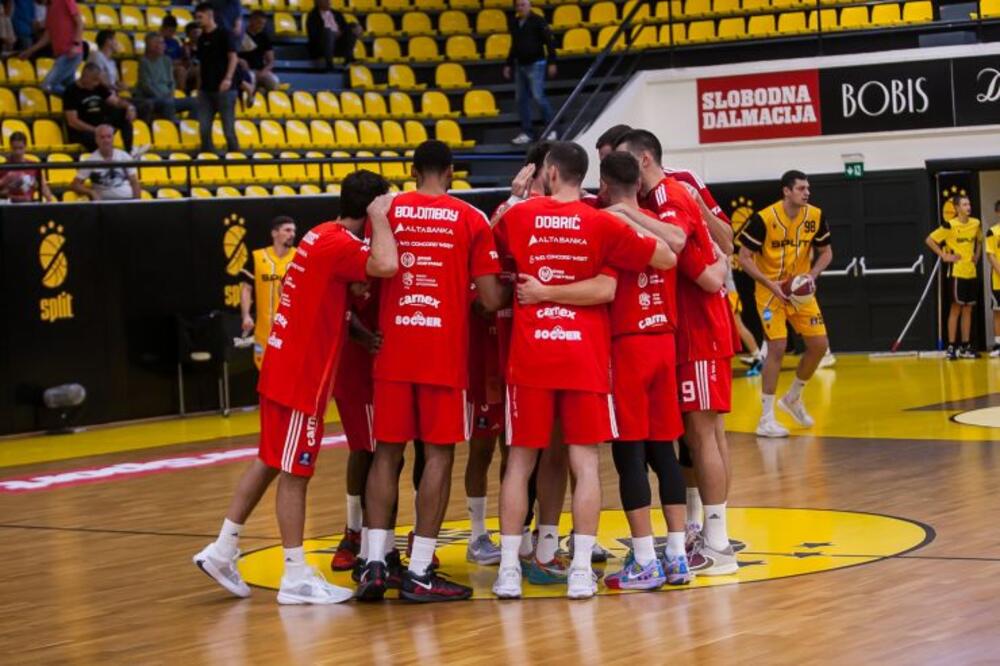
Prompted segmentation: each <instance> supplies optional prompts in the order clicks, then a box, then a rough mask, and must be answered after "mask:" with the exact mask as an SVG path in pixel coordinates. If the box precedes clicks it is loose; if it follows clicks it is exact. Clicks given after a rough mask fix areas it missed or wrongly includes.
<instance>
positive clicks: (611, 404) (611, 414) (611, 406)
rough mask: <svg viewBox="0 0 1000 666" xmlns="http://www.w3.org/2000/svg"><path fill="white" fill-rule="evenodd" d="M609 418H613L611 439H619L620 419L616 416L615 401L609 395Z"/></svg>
mask: <svg viewBox="0 0 1000 666" xmlns="http://www.w3.org/2000/svg"><path fill="white" fill-rule="evenodd" d="M608 416H609V417H610V418H611V439H618V417H617V415H616V414H615V401H614V399H613V398H612V397H611V394H610V393H609V394H608Z"/></svg>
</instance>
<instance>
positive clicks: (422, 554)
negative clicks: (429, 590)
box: [409, 535, 437, 576]
mask: <svg viewBox="0 0 1000 666" xmlns="http://www.w3.org/2000/svg"><path fill="white" fill-rule="evenodd" d="M436 547H437V539H431V538H428V537H422V536H416V535H414V536H413V550H412V552H411V553H410V566H409V569H410V571H412V572H413V573H415V574H417V575H418V576H423V575H424V574H425V573H427V567H429V566H430V565H431V561H432V560H433V559H434V549H435V548H436Z"/></svg>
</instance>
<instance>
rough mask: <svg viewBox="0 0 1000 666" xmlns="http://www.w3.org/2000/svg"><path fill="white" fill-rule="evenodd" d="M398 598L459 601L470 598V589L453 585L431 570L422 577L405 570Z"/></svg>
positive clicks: (424, 600)
mask: <svg viewBox="0 0 1000 666" xmlns="http://www.w3.org/2000/svg"><path fill="white" fill-rule="evenodd" d="M399 596H400V597H401V598H403V599H406V600H407V601H421V602H431V601H461V600H463V599H468V598H469V597H471V596H472V588H471V587H466V586H465V585H459V584H458V583H453V582H451V581H450V580H448V579H446V578H444V577H443V576H442V575H441V574H439V573H438V572H436V571H434V570H433V569H428V570H427V572H426V573H425V574H424V575H423V576H418V575H417V574H415V573H413V572H412V571H410V570H409V569H407V570H406V571H404V572H403V586H402V588H400V590H399Z"/></svg>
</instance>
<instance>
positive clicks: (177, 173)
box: [169, 153, 194, 185]
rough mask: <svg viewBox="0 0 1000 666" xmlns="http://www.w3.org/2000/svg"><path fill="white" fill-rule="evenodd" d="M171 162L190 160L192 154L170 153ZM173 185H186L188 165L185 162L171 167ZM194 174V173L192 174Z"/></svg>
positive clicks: (171, 182)
mask: <svg viewBox="0 0 1000 666" xmlns="http://www.w3.org/2000/svg"><path fill="white" fill-rule="evenodd" d="M170 161H171V162H175V163H178V162H190V161H191V155H190V154H188V153H170ZM169 172H170V184H171V185H186V184H187V182H188V167H187V165H184V164H177V165H176V166H172V167H170V168H169ZM192 175H194V174H192Z"/></svg>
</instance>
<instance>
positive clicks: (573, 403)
mask: <svg viewBox="0 0 1000 666" xmlns="http://www.w3.org/2000/svg"><path fill="white" fill-rule="evenodd" d="M556 418H558V419H559V422H560V424H561V425H562V432H563V441H565V442H566V443H567V444H600V443H601V442H606V441H608V440H609V439H614V438H616V437H617V436H618V430H617V428H616V427H615V410H614V406H613V405H612V402H611V395H610V394H608V393H590V392H588V391H570V390H563V389H547V388H535V387H533V386H508V387H507V444H508V445H510V446H524V447H527V448H531V449H544V448H547V447H548V446H549V441H550V440H551V439H552V429H553V426H554V425H555V421H556Z"/></svg>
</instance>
